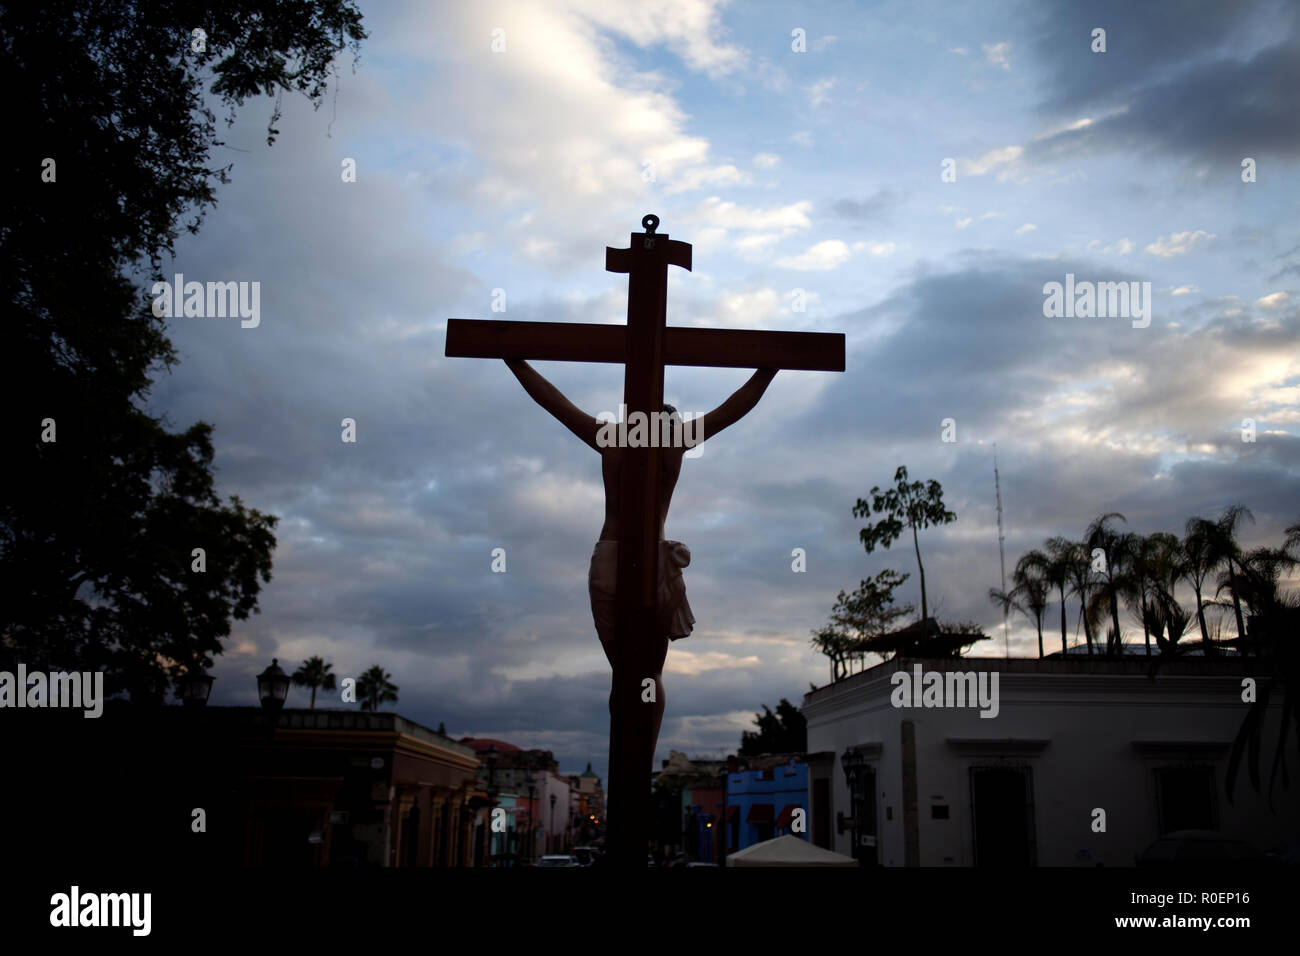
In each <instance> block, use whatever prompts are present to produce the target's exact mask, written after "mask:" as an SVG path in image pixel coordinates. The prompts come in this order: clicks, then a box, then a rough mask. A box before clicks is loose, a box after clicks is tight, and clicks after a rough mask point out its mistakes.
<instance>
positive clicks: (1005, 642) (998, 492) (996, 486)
mask: <svg viewBox="0 0 1300 956" xmlns="http://www.w3.org/2000/svg"><path fill="white" fill-rule="evenodd" d="M993 494H994V495H995V496H996V498H997V502H998V565H999V566H1000V567H1001V569H1002V593H1003V594H1006V593H1007V555H1006V548H1005V545H1004V542H1005V541H1006V537H1005V536H1004V535H1003V534H1002V484H1001V482H1000V481H999V479H998V443H997V442H994V443H993ZM1002 646H1003V647H1004V648H1005V651H1006V656H1007V657H1010V656H1011V635H1010V632H1009V631H1008V630H1007V609H1006V608H1005V607H1004V608H1003V609H1002Z"/></svg>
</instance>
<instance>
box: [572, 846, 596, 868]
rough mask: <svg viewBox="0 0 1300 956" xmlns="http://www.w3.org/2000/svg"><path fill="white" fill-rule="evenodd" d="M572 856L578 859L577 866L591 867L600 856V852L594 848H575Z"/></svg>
mask: <svg viewBox="0 0 1300 956" xmlns="http://www.w3.org/2000/svg"><path fill="white" fill-rule="evenodd" d="M573 855H574V856H575V857H577V858H578V865H579V866H591V864H593V863H595V862H596V858H597V857H598V856H600V850H599V849H597V848H596V847H594V846H575V847H574V848H573Z"/></svg>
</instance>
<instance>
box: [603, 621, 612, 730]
mask: <svg viewBox="0 0 1300 956" xmlns="http://www.w3.org/2000/svg"><path fill="white" fill-rule="evenodd" d="M601 650H603V652H604V659H606V661H608V662H610V719H611V721H612V719H614V632H612V631H611V632H608V633H606V632H604V631H602V632H601Z"/></svg>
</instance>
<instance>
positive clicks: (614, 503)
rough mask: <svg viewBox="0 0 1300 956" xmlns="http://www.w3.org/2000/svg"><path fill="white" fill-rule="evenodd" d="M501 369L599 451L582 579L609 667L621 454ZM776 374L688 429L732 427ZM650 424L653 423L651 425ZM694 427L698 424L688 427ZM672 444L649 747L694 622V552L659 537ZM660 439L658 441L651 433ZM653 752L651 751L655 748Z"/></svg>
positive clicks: (524, 373) (536, 388) (677, 448)
mask: <svg viewBox="0 0 1300 956" xmlns="http://www.w3.org/2000/svg"><path fill="white" fill-rule="evenodd" d="M506 365H508V366H509V367H510V371H512V372H514V374H515V377H516V378H518V379H519V383H520V384H521V385H523V387H524V390H525V391H526V392H528V394H529V395H531V396H532V397H533V400H534V401H536V402H537V404H538V405H541V406H542V408H544V409H546V410H547V411H548V412H550V413H551V414H552V415H554V416H555V417H556V418H557V419H559V420H560V422H561V423H562V424H563V425H564V427H566V428H567V429H569V431H571V432H573V433H574V434H575V435H577V436H578V437H579V438H581V439H582V440H583V441H584V442H586V443H587V444H588V445H589V446H591V448H592V449H593V450H595V451H597V452H599V453H600V458H601V469H600V470H601V475H602V477H603V478H604V482H605V523H604V524H603V525H602V526H601V528H600V540H598V541H597V542H596V548H595V550H594V551H593V552H592V555H591V570H590V572H589V574H588V577H587V584H588V590H589V591H590V594H591V615H592V617H593V618H594V619H595V622H596V634H597V635H598V636H599V637H600V646H601V647H602V648H603V649H604V651H605V657H606V658H607V659H608V660H609V664H610V666H611V667H613V666H614V618H615V607H616V603H615V591H616V582H617V580H618V510H619V508H618V505H619V477H620V469H621V467H622V463H623V460H624V458H623V451H624V449H623V448H621V447H618V445H617V443H613V444H609V443H606V442H602V441H599V440H598V438H597V436H598V435H600V433H601V429H602V428H606V429H609V425H608V424H607V423H604V422H602V421H600V420H599V419H597V418H593V417H592V416H590V415H588V414H587V413H586V412H584V411H582V409H580V408H578V407H577V406H576V405H574V404H573V403H572V402H570V401H569V400H568V399H567V398H565V397H564V395H563V394H562V393H561V392H560V390H559V389H558V388H556V387H555V386H554V385H552V384H551V383H550V382H548V381H547V380H546V379H545V378H543V377H542V376H541V375H540V374H538V372H537V371H536V370H535V369H534V368H533V367H532V366H530V365H529V364H528V363H527V362H525V361H522V360H519V359H506ZM776 371H777V370H776V369H770V368H767V369H759V370H758V371H757V372H755V373H754V374H753V376H751V377H750V379H749V381H748V382H746V383H745V384H744V385H742V386H741V387H740V388H739V389H737V390H736V391H735V393H734V394H732V396H731V397H730V398H728V399H727V400H726V401H725V402H723V403H722V404H721V405H719V406H718V407H717V408H715V409H714V410H713V411H711V412H709V413H708V414H707V415H705V416H704V419H703V421H702V422H701V423H699V424H698V425H697V426H696V427H695V428H693V429H692V430H693V431H694V441H692V444H697V443H698V442H700V441H703V440H704V439H706V438H711V437H713V436H714V435H716V434H717V433H718V432H720V431H722V430H723V429H724V428H726V427H727V426H728V425H733V424H735V423H736V422H737V421H739V420H740V419H741V418H743V417H744V416H745V415H746V414H748V412H749V411H750V409H752V408H753V407H754V406H755V405H757V404H758V400H759V399H760V398H762V397H763V392H764V391H766V390H767V386H768V385H769V384H770V383H771V381H772V379H773V378H775V377H776ZM664 411H665V412H667V413H668V414H670V415H672V416H673V425H674V429H675V432H680V431H681V430H682V428H683V426H682V424H681V421H680V418H679V417H678V416H677V414H676V412H677V409H675V408H673V407H672V406H671V405H665V406H664ZM653 420H654V419H653V418H652V421H653ZM692 424H693V425H695V423H692ZM672 439H673V440H670V441H666V442H659V444H661V445H662V446H663V447H662V448H661V451H660V453H659V454H660V466H659V589H658V604H659V613H658V626H657V627H656V630H655V645H654V652H653V653H652V654H651V655H650V659H651V662H652V670H653V673H652V674H650V675H649V676H651V677H653V678H654V682H655V699H654V743H655V744H657V743H658V741H659V725H660V724H661V723H662V722H663V716H664V686H663V667H664V659H665V658H666V657H667V656H668V642H669V641H675V640H677V639H678V638H682V637H686V636H688V635H689V634H690V633H691V629H692V627H694V625H695V617H694V616H693V615H692V614H691V607H690V605H689V604H688V603H687V601H686V584H685V582H684V581H683V580H682V570H681V569H682V568H684V567H686V565H687V564H689V563H690V560H691V553H690V551H689V550H687V548H686V546H685V545H684V544H682V543H681V542H680V541H666V540H664V522H665V521H666V520H667V518H668V504H669V502H670V501H671V500H672V497H673V489H674V488H675V487H676V486H677V478H678V476H679V475H680V474H681V471H682V457H683V454H684V452H685V450H686V449H685V443H684V442H683V441H681V440H680V436H679V435H677V434H674V435H673V436H672ZM656 441H657V436H656ZM613 704H614V696H613V693H612V692H611V694H610V712H611V713H613ZM651 752H652V753H653V745H652V749H651Z"/></svg>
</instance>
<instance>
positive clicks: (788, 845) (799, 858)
mask: <svg viewBox="0 0 1300 956" xmlns="http://www.w3.org/2000/svg"><path fill="white" fill-rule="evenodd" d="M857 865H858V861H857V860H855V859H853V857H851V856H843V855H842V854H839V853H832V852H831V851H830V850H823V849H822V848H821V847H819V846H813V845H812V844H811V843H809V842H808V841H807V840H801V839H799V837H797V836H791V835H789V834H786V835H785V836H779V837H777V838H776V839H775V840H765V841H763V842H762V843H755V844H754V845H753V846H750V847H746V848H745V849H743V850H741V851H739V852H738V853H732V854H731V855H730V856H728V857H727V866H857Z"/></svg>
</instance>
